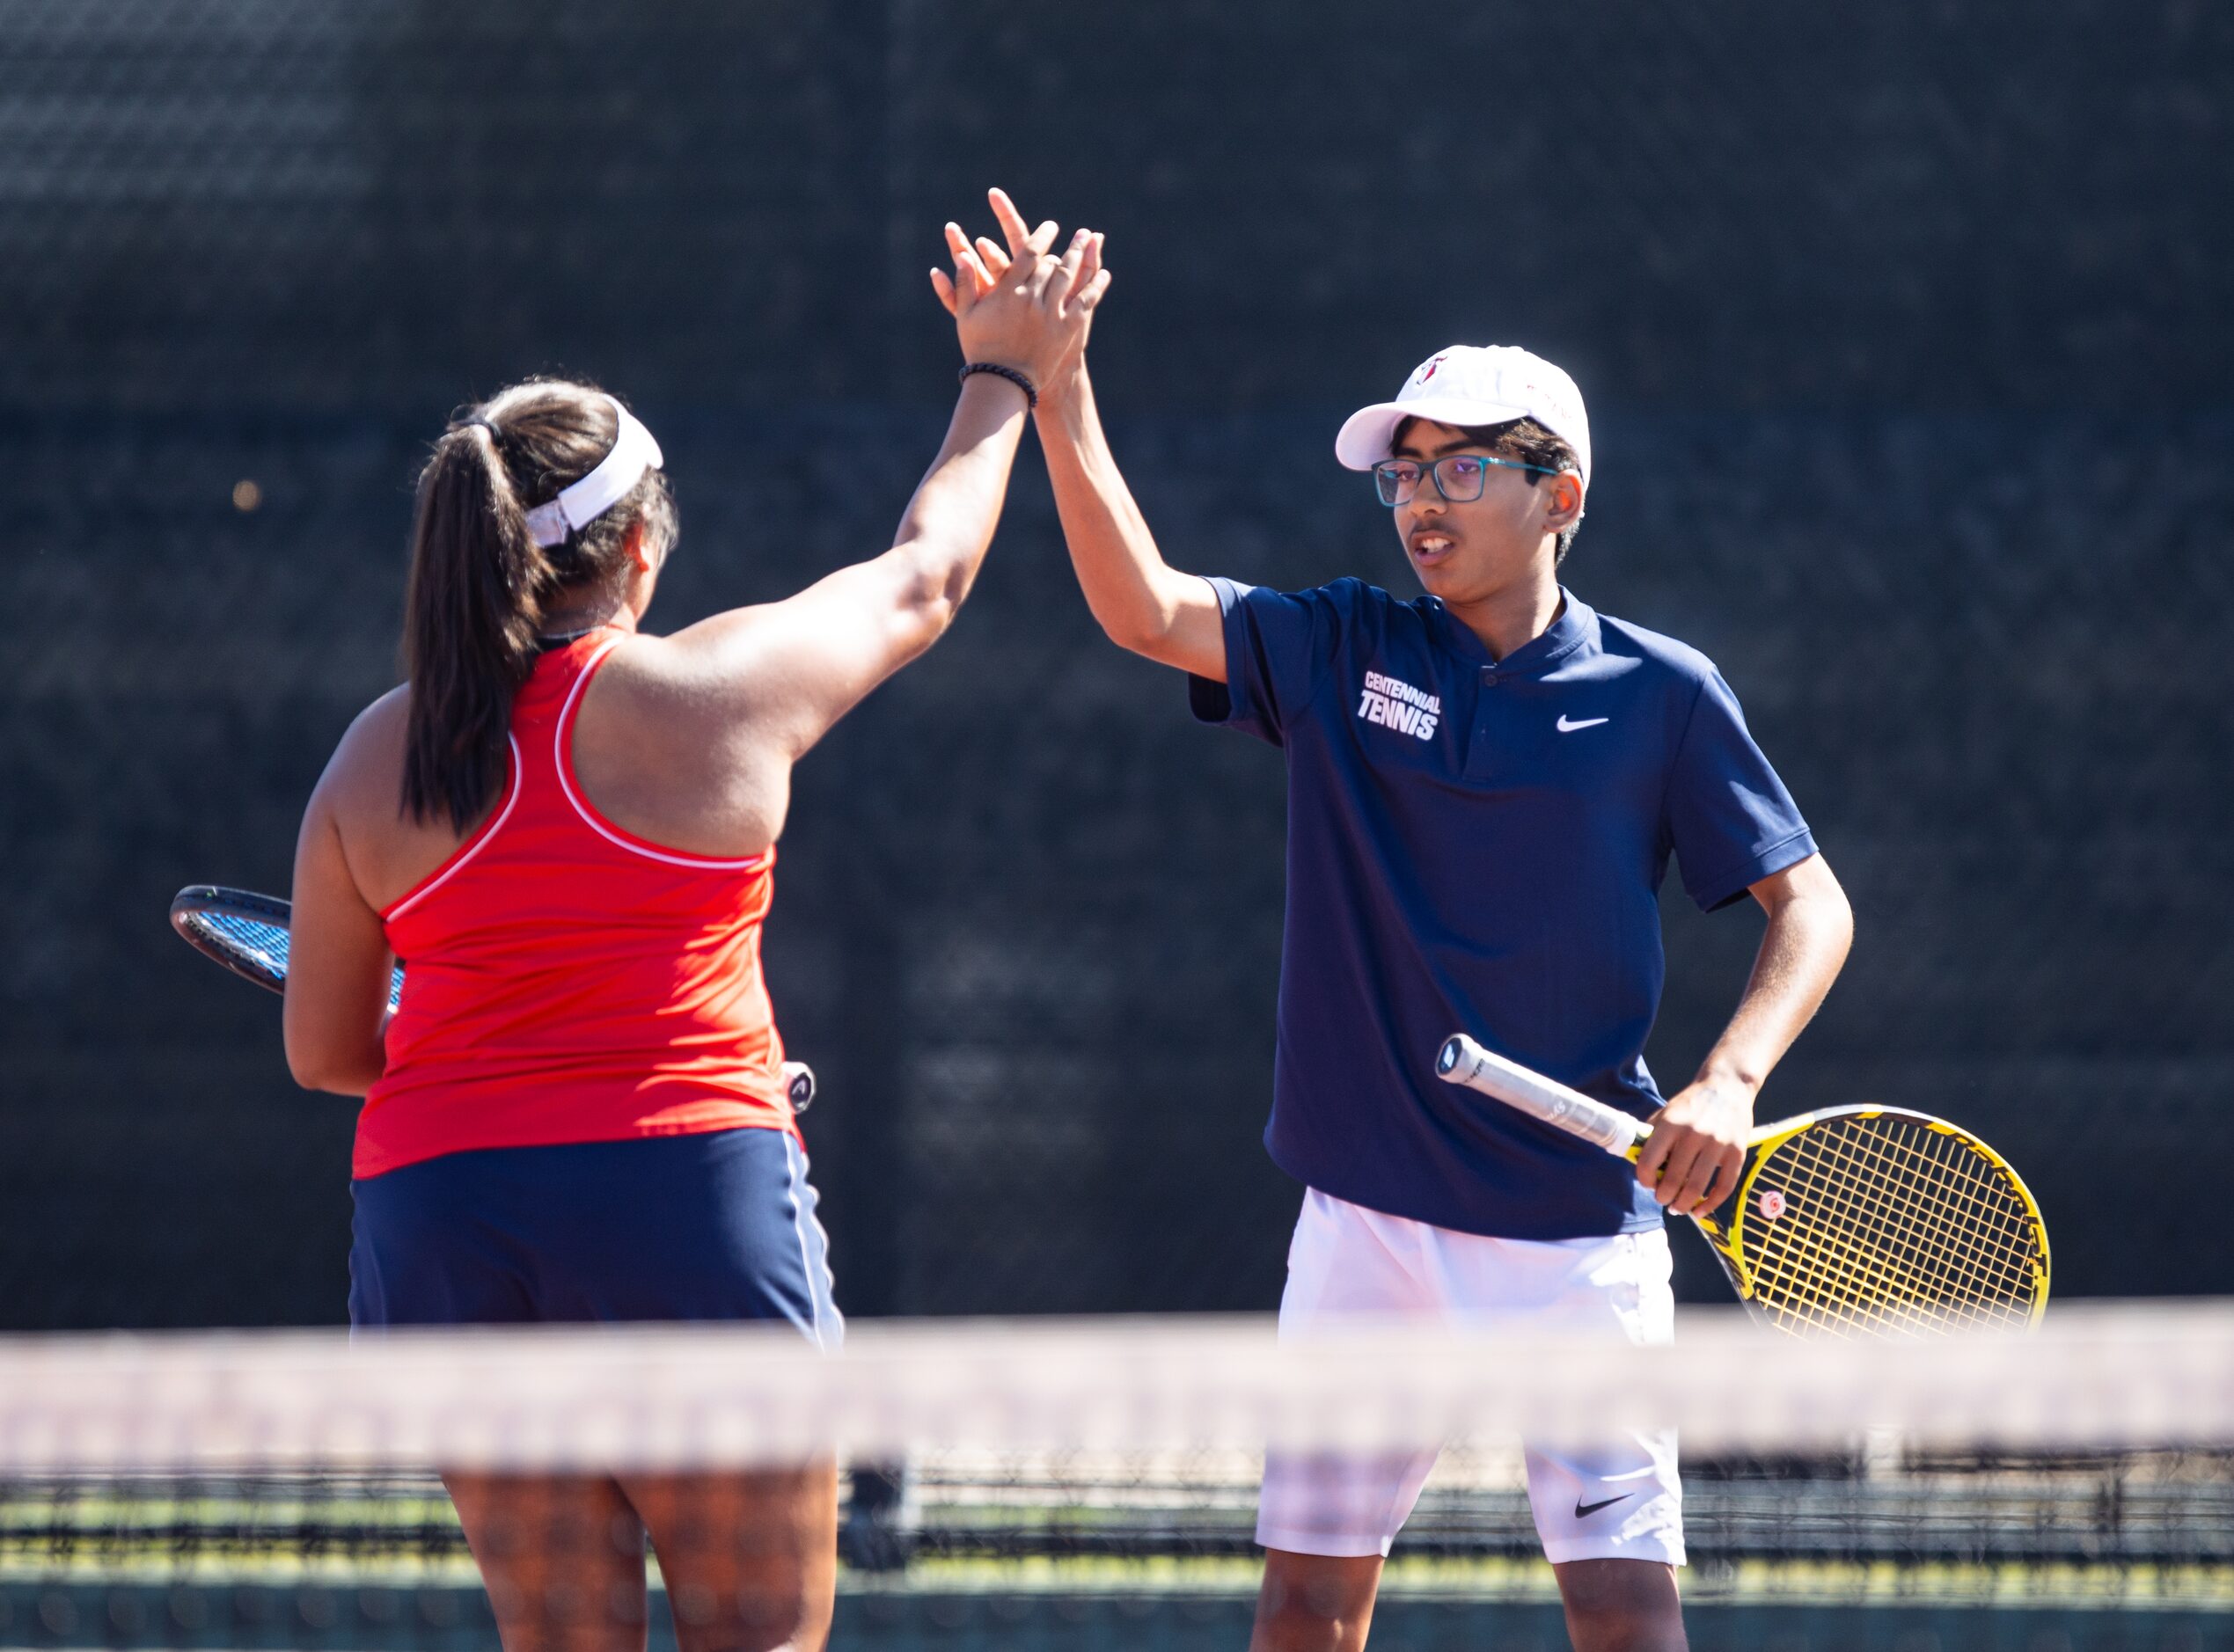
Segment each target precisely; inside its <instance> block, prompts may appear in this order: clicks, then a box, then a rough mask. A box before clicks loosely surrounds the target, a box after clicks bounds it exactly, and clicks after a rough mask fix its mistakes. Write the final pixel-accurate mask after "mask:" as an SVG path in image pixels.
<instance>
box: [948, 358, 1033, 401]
mask: <svg viewBox="0 0 2234 1652" xmlns="http://www.w3.org/2000/svg"><path fill="white" fill-rule="evenodd" d="M972 373H998V374H1000V376H1001V377H1003V378H1005V379H1007V381H1008V382H1009V383H1010V384H1014V386H1015V387H1016V388H1017V389H1018V390H1021V391H1023V392H1024V406H1026V407H1027V408H1029V409H1031V410H1032V411H1034V412H1036V411H1037V410H1038V407H1039V391H1038V389H1037V387H1036V386H1035V385H1034V384H1032V382H1031V380H1029V379H1028V378H1026V377H1025V376H1023V375H1022V373H1019V372H1018V371H1017V370H1016V369H1014V368H1013V367H1003V366H1001V364H1000V362H971V363H970V365H969V366H967V367H965V368H963V369H962V374H961V377H962V382H963V384H968V383H969V382H970V375H971V374H972Z"/></svg>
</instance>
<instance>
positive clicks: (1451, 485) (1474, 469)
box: [1373, 453, 1559, 505]
mask: <svg viewBox="0 0 2234 1652" xmlns="http://www.w3.org/2000/svg"><path fill="white" fill-rule="evenodd" d="M1492 464H1494V465H1497V466H1498V467H1499V468H1500V469H1502V470H1507V471H1534V472H1535V474H1536V475H1538V476H1556V475H1558V474H1559V472H1558V471H1555V470H1552V469H1550V468H1549V467H1548V466H1546V465H1542V464H1522V463H1521V462H1520V460H1518V459H1498V458H1492V457H1490V456H1489V455H1488V454H1486V453H1449V454H1446V455H1444V457H1441V458H1439V459H1433V460H1422V459H1383V460H1381V463H1380V464H1376V465H1374V466H1373V491H1374V492H1375V493H1379V494H1380V495H1381V503H1382V504H1384V505H1403V504H1406V503H1409V502H1410V500H1411V497H1412V495H1413V494H1415V493H1418V492H1419V481H1420V478H1421V477H1422V476H1425V475H1432V476H1433V477H1434V479H1435V491H1436V492H1437V493H1440V494H1441V495H1442V496H1443V497H1444V498H1445V499H1447V500H1449V501H1451V503H1453V504H1454V505H1463V504H1465V503H1466V502H1467V501H1469V500H1476V499H1479V498H1481V497H1482V488H1483V485H1484V484H1485V483H1487V482H1488V480H1489V479H1490V466H1491V465H1492Z"/></svg>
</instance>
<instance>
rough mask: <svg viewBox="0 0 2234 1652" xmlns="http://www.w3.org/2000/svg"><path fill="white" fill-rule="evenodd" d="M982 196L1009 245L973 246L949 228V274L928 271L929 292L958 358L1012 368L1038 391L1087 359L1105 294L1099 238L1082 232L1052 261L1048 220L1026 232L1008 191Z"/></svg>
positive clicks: (985, 241)
mask: <svg viewBox="0 0 2234 1652" xmlns="http://www.w3.org/2000/svg"><path fill="white" fill-rule="evenodd" d="M986 198H987V200H989V201H991V202H992V212H993V216H994V218H995V219H996V220H997V221H998V222H999V223H1000V230H1001V234H1002V236H1003V238H1005V239H1006V240H1007V244H1008V245H1007V247H1006V248H1003V247H1001V246H1000V245H996V244H995V243H994V242H993V241H992V240H990V239H989V238H985V237H984V236H980V237H978V239H977V241H976V242H975V243H974V244H973V243H972V242H971V239H970V238H969V237H968V236H967V235H965V234H963V230H962V228H961V226H960V225H959V224H954V223H949V224H948V225H947V227H946V234H947V250H948V252H949V253H951V254H952V256H953V259H954V274H952V275H951V276H949V274H947V273H946V272H945V271H944V270H941V269H934V270H933V271H932V272H931V289H932V290H933V291H934V292H935V293H936V294H937V295H938V297H939V302H940V303H942V304H944V305H945V306H946V309H947V313H948V314H949V315H951V316H952V317H953V318H954V319H955V326H956V331H957V332H958V333H960V335H961V339H962V355H963V360H964V361H967V362H993V363H997V364H998V365H1000V366H1002V367H1011V368H1014V369H1016V370H1017V371H1018V372H1020V373H1022V374H1023V375H1024V376H1026V377H1028V378H1029V379H1030V380H1031V381H1032V383H1033V384H1036V385H1037V386H1039V387H1040V388H1042V389H1044V388H1046V387H1047V386H1048V385H1050V384H1052V383H1053V382H1054V381H1055V380H1056V378H1057V377H1058V376H1060V375H1061V374H1062V373H1064V372H1066V371H1068V370H1070V369H1073V368H1074V367H1075V366H1076V364H1077V363H1078V362H1079V361H1080V360H1081V359H1083V357H1084V355H1085V352H1086V336H1087V333H1088V330H1089V329H1090V328H1091V327H1092V325H1093V321H1094V307H1095V305H1096V304H1098V303H1101V302H1102V294H1104V293H1106V292H1107V291H1109V289H1110V272H1109V271H1108V270H1106V269H1104V268H1102V237H1101V236H1100V235H1099V234H1098V233H1096V232H1095V231H1094V230H1079V231H1078V232H1077V233H1076V234H1074V235H1073V236H1072V238H1071V242H1070V245H1069V246H1068V247H1067V248H1066V249H1065V251H1064V252H1063V255H1062V256H1061V257H1060V258H1058V257H1056V256H1055V255H1054V253H1053V252H1052V251H1051V249H1052V247H1053V246H1054V244H1055V235H1056V226H1055V221H1054V220H1053V219H1049V220H1048V221H1047V222H1046V223H1043V224H1041V225H1040V226H1039V227H1038V228H1037V229H1036V230H1033V229H1028V228H1027V227H1026V226H1025V223H1024V216H1023V214H1022V213H1021V212H1019V211H1017V210H1016V204H1015V202H1014V201H1011V200H1009V199H1008V197H1007V194H1006V193H1004V192H1003V191H1001V190H999V189H994V190H990V191H988V192H987V194H986Z"/></svg>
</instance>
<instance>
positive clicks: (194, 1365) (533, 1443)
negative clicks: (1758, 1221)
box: [0, 1304, 2234, 1473]
mask: <svg viewBox="0 0 2234 1652" xmlns="http://www.w3.org/2000/svg"><path fill="white" fill-rule="evenodd" d="M1669 1424H1673V1425H1674V1426H1676V1427H1678V1428H1680V1429H1681V1430H1682V1434H1683V1443H1684V1448H1685V1451H1686V1452H1687V1454H1688V1453H1692V1452H1697V1451H1769V1450H1773V1451H1804V1450H1808V1449H1813V1448H1825V1447H1827V1448H1839V1449H1845V1448H1849V1447H1850V1446H1851V1445H1852V1444H1854V1442H1855V1441H1856V1440H1857V1438H1859V1437H1862V1436H1866V1435H1868V1434H1870V1433H1871V1432H1873V1431H1879V1430H1892V1431H1896V1432H1897V1433H1898V1434H1899V1435H1901V1436H1902V1437H1904V1438H1906V1439H1908V1441H1910V1442H1913V1443H1918V1444H1927V1445H1928V1444H1932V1443H1934V1442H1948V1443H1960V1444H1964V1445H1966V1446H1969V1447H1978V1446H1981V1445H1982V1446H1990V1447H2002V1448H2008V1449H2013V1450H2026V1451H2040V1450H2046V1449H2053V1448H2056V1447H2059V1446H2066V1445H2069V1446H2086V1447H2120V1448H2145V1447H2150V1446H2155V1445H2160V1444H2193V1443H2196V1442H2227V1441H2230V1440H2234V1304H2213V1305H2192V1304H2191V1305H2185V1306H2181V1307H2176V1308H2175V1307H2150V1306H2144V1305H2078V1306H2067V1307H2064V1308H2061V1309H2059V1310H2057V1311H2055V1312H2054V1313H2052V1314H2051V1315H2050V1317H2049V1319H2048V1320H2047V1324H2046V1325H2045V1326H2044V1327H2042V1328H2041V1329H2040V1331H2039V1332H2038V1333H2036V1334H2033V1335H2030V1336H2018V1335H2006V1336H1985V1335H1981V1336H1974V1337H1967V1338H1957V1339H1948V1340H1944V1341H1919V1342H1915V1343H1908V1344H1868V1345H1860V1344H1853V1343H1828V1342H1805V1341H1796V1340H1793V1339H1791V1338H1788V1337H1784V1336H1780V1335H1777V1334H1774V1333H1771V1332H1768V1331H1765V1330H1763V1329H1762V1328H1761V1327H1759V1326H1757V1325H1755V1324H1754V1323H1753V1322H1751V1321H1749V1320H1747V1319H1745V1318H1744V1317H1743V1316H1742V1315H1740V1314H1739V1313H1738V1312H1735V1311H1731V1312H1693V1313H1688V1314H1687V1315H1686V1316H1684V1318H1683V1320H1682V1323H1681V1327H1680V1329H1679V1333H1678V1338H1677V1341H1676V1344H1675V1345H1674V1347H1672V1348H1660V1349H1640V1348H1634V1347H1630V1346H1627V1345H1618V1344H1608V1343H1607V1342H1605V1341H1588V1342H1583V1341H1564V1340H1560V1339H1556V1338H1545V1337H1542V1336H1538V1335H1527V1336H1521V1335H1502V1334H1494V1333H1491V1332H1470V1333H1461V1332H1447V1331H1430V1330H1423V1329H1421V1328H1419V1327H1417V1326H1416V1325H1412V1326H1384V1327H1379V1328H1371V1327H1359V1329H1358V1332H1357V1333H1356V1334H1351V1335H1345V1336H1344V1337H1342V1338H1340V1339H1328V1340H1324V1341H1314V1342H1312V1343H1309V1344H1307V1345H1290V1346H1286V1347H1282V1346H1280V1345H1279V1344H1278V1343H1277V1342H1276V1341H1275V1339H1274V1336H1273V1334H1272V1328H1271V1323H1270V1322H1269V1321H1266V1320H1256V1319H1246V1320H1234V1319H1160V1320H1159V1319H1138V1320H1135V1319H1099V1320H1092V1321H1075V1320H1073V1321H1061V1320H1057V1321H1048V1320H1040V1321H1002V1322H987V1321H941V1322H929V1323H912V1324H911V1323H883V1324H863V1325H858V1326H856V1327H854V1328H853V1332H852V1334H851V1335H850V1338H849V1341H848V1345H847V1348H846V1351H845V1352H844V1353H843V1354H840V1355H835V1356H823V1355H818V1354H817V1353H816V1352H815V1351H814V1350H813V1349H810V1348H809V1347H808V1346H807V1344H806V1343H805V1342H804V1341H802V1339H801V1338H800V1337H799V1336H798V1335H797V1334H795V1333H793V1332H791V1331H789V1330H788V1329H784V1330H774V1329H768V1328H763V1327H644V1328H627V1329H619V1328H615V1329H599V1330H555V1329H553V1330H502V1331H494V1330H476V1331H472V1332H470V1333H466V1334H397V1335H392V1336H389V1337H385V1338H383V1339H378V1340H367V1341H357V1342H354V1343H352V1342H350V1341H348V1340H347V1339H346V1338H345V1337H343V1336H342V1335H341V1334H338V1333H238V1334H220V1335H210V1334H191V1335H179V1336H163V1335H146V1336H121V1335H120V1336H90V1337H48V1338H36V1339H33V1338H24V1339H15V1340H6V1339H0V1473H59V1472H77V1471H81V1470H105V1469H116V1470H137V1469H148V1468H165V1469H177V1470H216V1469H223V1468H226V1467H229V1466H251V1465H279V1466H285V1465H289V1464H320V1465H338V1466H348V1465H352V1464H365V1465H380V1466H397V1465H419V1466H425V1465H432V1464H447V1465H454V1466H468V1465H478V1466H492V1467H517V1468H531V1467H549V1468H564V1467H576V1466H579V1467H587V1466H598V1465H603V1466H609V1467H619V1466H641V1467H673V1466H693V1467H700V1468H707V1467H714V1466H732V1465H743V1464H751V1463H759V1462H771V1461H782V1460H787V1459H797V1458H803V1457H807V1456H810V1455H818V1454H821V1453H824V1452H829V1451H842V1452H845V1453H846V1454H849V1455H851V1456H853V1457H856V1458H859V1457H876V1456H890V1457H900V1456H905V1455H907V1454H909V1453H912V1452H916V1451H933V1450H935V1451H954V1450H956V1449H963V1450H971V1449H982V1450H987V1451H1045V1450H1071V1451H1095V1450H1100V1449H1124V1450H1140V1449H1156V1448H1185V1449H1188V1450H1191V1451H1206V1450H1217V1449H1220V1448H1230V1449H1235V1450H1256V1449H1261V1448H1263V1446H1265V1445H1268V1444H1270V1445H1289V1446H1302V1447H1309V1448H1314V1449H1319V1450H1328V1451H1376V1450H1386V1449H1392V1448H1408V1447H1416V1446H1420V1445H1426V1444H1446V1443H1448V1442H1451V1441H1454V1440H1459V1439H1463V1438H1478V1437H1481V1436H1488V1435H1520V1436H1527V1437H1529V1438H1532V1439H1538V1440H1543V1441H1546V1442H1556V1441H1562V1440H1581V1439H1588V1438H1591V1437H1593V1436H1602V1435H1603V1434H1605V1433H1606V1432H1608V1430H1610V1429H1630V1428H1641V1427H1657V1426H1665V1425H1669Z"/></svg>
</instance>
